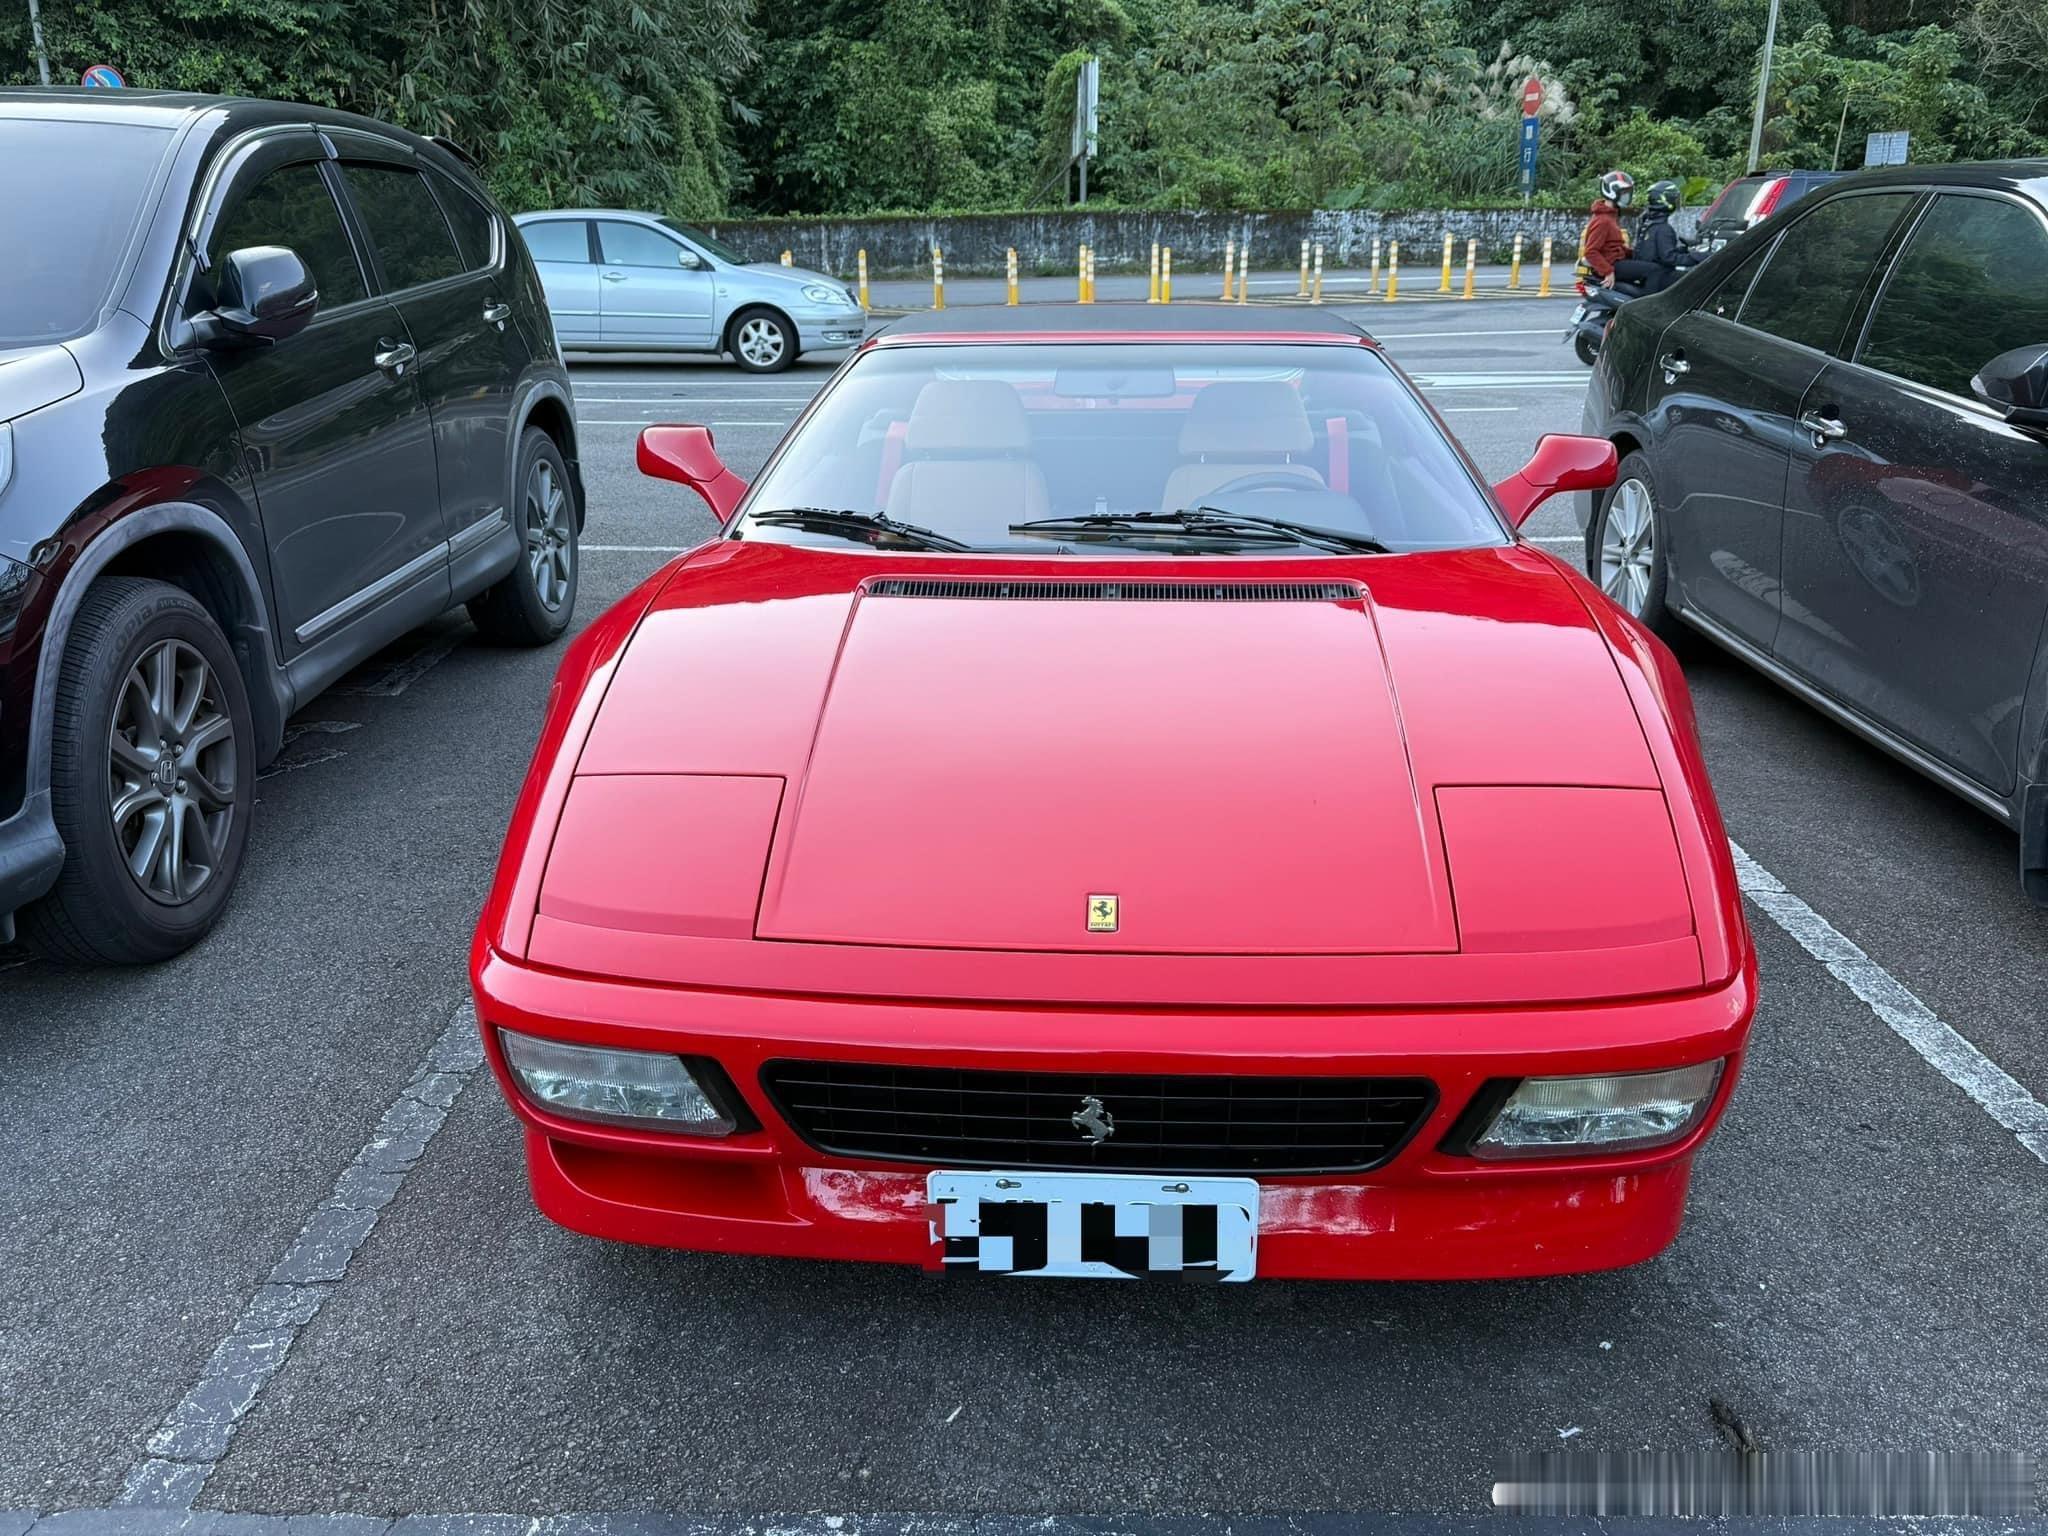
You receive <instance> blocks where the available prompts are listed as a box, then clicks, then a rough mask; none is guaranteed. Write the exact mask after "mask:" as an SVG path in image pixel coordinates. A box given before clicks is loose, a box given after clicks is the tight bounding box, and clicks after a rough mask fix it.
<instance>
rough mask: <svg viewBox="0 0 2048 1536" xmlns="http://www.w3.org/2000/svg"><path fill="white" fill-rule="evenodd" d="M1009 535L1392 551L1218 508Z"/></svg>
mask: <svg viewBox="0 0 2048 1536" xmlns="http://www.w3.org/2000/svg"><path fill="white" fill-rule="evenodd" d="M1010 532H1012V533H1074V534H1083V535H1086V534H1096V535H1098V536H1102V535H1108V536H1111V537H1113V536H1115V535H1116V534H1118V533H1130V534H1138V535H1152V536H1155V537H1156V536H1158V535H1160V534H1168V535H1171V534H1173V533H1176V532H1185V533H1191V534H1195V535H1198V536H1202V535H1207V536H1210V537H1224V538H1227V537H1230V536H1232V535H1234V534H1244V533H1252V534H1266V535H1271V536H1275V537H1278V538H1284V539H1286V540H1288V541H1290V542H1292V543H1296V544H1307V545H1310V546H1312V547H1314V548H1317V549H1326V550H1330V551H1332V552H1333V553H1337V554H1371V555H1386V554H1392V553H1393V551H1392V550H1390V549H1388V548H1387V546H1386V545H1384V544H1382V543H1381V542H1380V541H1379V540H1378V539H1375V538H1373V537H1372V536H1371V535H1370V534H1363V533H1346V532H1344V531H1343V530H1341V529H1337V528H1318V527H1316V526H1314V525H1313V524H1310V523H1291V522H1288V521H1286V520H1285V519H1284V518H1278V517H1255V516H1253V515H1251V514H1250V513H1244V512H1226V511H1224V510H1223V509H1222V508H1221V507H1209V506H1201V507H1183V508H1181V509H1180V510H1179V511H1178V512H1095V513H1090V514H1089V515H1087V516H1085V517H1041V518H1034V519H1033V520H1032V521H1030V522H1028V523H1012V524H1010Z"/></svg>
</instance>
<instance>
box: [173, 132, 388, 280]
mask: <svg viewBox="0 0 2048 1536" xmlns="http://www.w3.org/2000/svg"><path fill="white" fill-rule="evenodd" d="M252 245H282V246H288V247H290V249H291V250H292V251H293V252H294V253H295V254H296V255H297V256H298V258H299V260H300V261H303V262H304V263H305V264H306V270H307V271H308V272H310V273H312V274H313V286H314V287H315V288H317V289H318V290H319V292H320V307H321V308H322V309H333V308H335V307H336V306H338V305H342V304H353V303H354V302H355V301H356V300H357V299H360V298H363V297H365V296H366V295H367V294H368V293H369V289H368V287H367V286H366V285H365V284H364V282H363V269H362V266H361V264H360V263H359V262H358V261H357V259H356V251H355V247H354V245H352V244H351V243H350V242H349V238H348V230H347V229H346V228H345V227H344V226H343V225H342V222H341V210H340V209H339V208H337V207H335V205H334V194H333V193H331V192H330V191H328V189H327V181H326V179H325V178H324V177H322V176H321V174H320V167H319V166H317V165H312V164H302V165H286V166H280V167H279V168H278V169H277V170H274V171H272V172H270V174H269V175H267V176H265V177H263V178H262V179H261V180H260V181H258V182H257V183H256V184H255V185H254V186H252V187H250V188H249V190H248V191H247V192H246V193H243V194H241V195H240V196H238V197H237V198H236V199H235V201H234V202H233V203H232V204H231V205H230V206H229V208H228V210H227V212H226V213H224V214H222V215H221V217H220V218H219V219H218V220H217V221H216V222H215V223H214V226H213V234H212V236H211V237H210V238H209V239H208V240H207V242H206V261H207V269H208V270H207V272H206V273H204V274H202V275H201V276H200V277H199V278H198V279H197V280H196V281H195V282H194V284H193V301H194V302H193V305H192V307H193V308H194V309H209V308H211V307H212V306H213V305H214V304H215V303H216V302H217V298H216V291H215V288H214V280H215V277H216V275H217V274H218V273H219V271H220V264H221V261H222V260H223V259H224V258H225V257H226V256H227V255H228V254H229V253H230V252H233V251H239V250H244V249H246V248H247V247H249V246H252Z"/></svg>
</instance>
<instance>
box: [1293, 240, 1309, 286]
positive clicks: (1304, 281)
mask: <svg viewBox="0 0 2048 1536" xmlns="http://www.w3.org/2000/svg"><path fill="white" fill-rule="evenodd" d="M1294 296H1295V297H1296V298H1297V299H1305V298H1307V297H1308V242H1307V241H1306V240H1304V241H1302V242H1301V287H1300V288H1299V289H1298V290H1296V292H1295V295H1294Z"/></svg>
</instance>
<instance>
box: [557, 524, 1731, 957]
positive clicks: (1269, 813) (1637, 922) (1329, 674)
mask: <svg viewBox="0 0 2048 1536" xmlns="http://www.w3.org/2000/svg"><path fill="white" fill-rule="evenodd" d="M1049 582H1050V583H1065V584H1069V585H1066V586H1064V587H1062V586H1051V587H1049V586H1048V585H1047V583H1049ZM1169 584H1170V585H1169ZM1566 891H1569V893H1570V899H1569V900H1563V899H1560V898H1561V897H1563V895H1564V893H1565V892H1566ZM538 898H539V899H538V914H537V918H536V931H535V940H534V942H535V947H536V952H538V951H539V950H541V949H542V948H544V947H548V946H553V948H554V949H555V950H556V951H559V950H560V949H561V947H562V946H563V945H564V944H567V943H569V942H570V941H571V939H572V938H573V936H574V934H575V933H576V932H578V931H581V932H584V933H586V934H588V933H590V932H594V931H599V930H604V931H610V932H614V933H619V932H623V933H631V934H638V935H646V936H650V938H651V937H653V936H673V937H676V938H679V939H693V940H719V941H724V942H725V943H726V944H728V945H730V944H731V943H732V942H733V941H745V942H746V943H747V944H748V947H750V948H752V949H754V950H756V951H762V950H767V949H771V948H785V947H786V948H785V952H786V953H790V952H798V951H801V952H804V953H807V954H812V955H815V954H816V953H817V952H819V950H820V949H821V948H822V947H825V946H831V947H834V950H835V952H836V953H838V954H840V955H841V956H842V957H850V956H852V955H853V954H854V953H855V952H856V949H857V948H858V947H879V948H884V949H887V950H890V951H892V952H902V951H921V952H924V953H927V954H931V955H935V956H936V955H940V954H942V953H943V952H948V951H972V952H977V953H980V954H983V955H987V954H989V953H990V952H1005V951H1007V952H1041V953H1042V952H1057V953H1061V954H1073V953H1077V952H1078V953H1089V952H1096V953H1100V954H1102V955H1104V956H1105V963H1107V957H1109V956H1115V955H1123V956H1130V957H1137V956H1153V957H1158V956H1165V955H1174V956H1213V957H1226V956H1234V957H1266V963H1268V964H1272V963H1275V962H1274V959H1273V957H1298V958H1297V959H1295V960H1294V961H1293V962H1292V963H1296V964H1299V963H1302V962H1304V961H1307V960H1308V959H1309V958H1310V957H1338V956H1391V955H1404V956H1461V955H1462V956H1471V955H1477V954H1485V955H1490V956H1495V957H1500V956H1506V955H1532V954H1542V953H1547V952H1574V953H1583V952H1586V951H1593V950H1598V951H1617V952H1620V951H1627V952H1630V953H1631V954H1633V955H1634V956H1635V957H1637V958H1638V959H1641V958H1643V957H1646V956H1648V955H1650V954H1651V953H1652V952H1655V953H1656V954H1657V956H1658V957H1659V958H1658V960H1657V964H1656V967H1652V968H1653V969H1656V968H1657V967H1662V968H1663V970H1668V971H1669V975H1668V976H1665V978H1664V980H1663V981H1662V982H1661V983H1659V984H1660V985H1666V986H1680V985H1697V984H1698V983H1699V981H1700V969H1699V961H1698V952H1697V948H1696V946H1694V945H1692V944H1691V942H1690V936H1691V934H1692V931H1693V912H1692V904H1691V902H1690V899H1689V897H1688V894H1687V889H1686V881H1685V876H1684V874H1683V872H1682V870H1681V859H1680V856H1679V854H1678V852H1677V849H1676V845H1675V843H1674V839H1673V830H1672V824H1671V819H1670V815H1669V813H1668V810H1667V807H1666V803H1665V798H1664V789H1663V784H1662V781H1661V779H1660V775H1659V771H1658V766H1657V763H1656V761H1655V760H1654V759H1653V754H1652V751H1651V749H1650V746H1649V745H1648V743H1647V742H1646V738H1645V735H1644V729H1643V726H1642V725H1641V724H1640V723H1639V719H1638V713H1637V708H1636V706H1635V704H1633V703H1632V701H1631V697H1630V693H1629V690H1628V688H1627V687H1625V686H1624V682H1623V678H1622V674H1621V673H1620V671H1619V670H1618V669H1617V665H1616V660H1615V655H1614V653H1613V652H1612V651H1611V650H1610V648H1609V645H1608V643H1607V641H1606V639H1604V638H1603V636H1602V634H1601V633H1600V631H1599V630H1598V629H1597V628H1596V627H1595V625H1594V623H1593V622H1592V619H1591V618H1590V616H1589V613H1588V610H1587V606H1586V604H1585V602H1584V601H1582V600H1581V597H1580V595H1579V593H1578V592H1577V591H1575V590H1574V588H1573V585H1572V583H1571V581H1570V580H1569V579H1568V578H1567V577H1566V576H1565V575H1564V574H1563V572H1562V571H1560V570H1559V569H1558V568H1557V567H1556V566H1555V565H1554V564H1553V563H1551V562H1550V561H1549V560H1548V559H1547V558H1545V557H1543V556H1541V555H1538V554H1536V553H1534V552H1532V551H1529V550H1527V549H1520V548H1503V549H1491V550H1471V551H1458V552H1447V553H1443V554H1427V555H1407V556H1398V557H1382V558H1379V559H1373V560H1350V561H1329V562H1324V561H1302V560H1289V561H1264V562H1252V561H1231V562H1228V563H1227V564H1226V563H1224V562H1209V561H1204V562H1201V563H1200V564H1199V566H1198V565H1196V564H1195V563H1194V562H1172V563H1168V562H1162V561H1146V562H1142V563H1141V562H1131V563H1129V564H1116V565H1106V564H1103V563H1100V562H1095V561H1089V562H1085V563H1084V562H1081V561H1076V560H1064V561H1036V562H1010V561H1004V562H1001V563H997V562H992V561H989V560H986V559H981V560H972V559H970V560H953V559H947V558H943V557H934V558H930V559H926V558H923V557H917V558H905V557H894V558H885V557H872V558H871V557H865V556H861V555H858V554H840V553H836V552H833V553H821V552H816V551H804V550H799V549H795V548H791V547H788V546H778V545H765V544H762V545H755V544H745V543H721V544H716V545H712V546H709V547H707V549H705V550H704V551H700V552H699V553H698V554H697V555H695V556H693V557H691V558H690V559H689V560H687V561H686V562H684V563H683V564H682V565H681V566H680V567H679V568H678V570H677V572H676V574H675V575H674V577H673V579H671V580H670V581H669V583H668V584H667V586H666V587H665V589H664V590H663V591H662V593H661V595H660V596H659V597H658V598H657V599H656V600H655V601H654V602H653V604H652V606H651V607H650V608H649V609H648V611H647V613H646V614H645V616H644V618H643V619H642V620H641V622H640V623H639V625H638V628H637V630H636V631H635V632H634V634H633V637H632V639H631V641H630V642H629V643H628V645H627V646H626V648H625V651H624V653H623V655H622V656H620V657H619V659H618V661H617V664H616V667H615V669H614V670H613V672H612V675H611V677H610V679H609V683H608V686H607V687H606V688H605V692H604V696H603V703H602V707H601V708H600V709H598V710H597V712H596V715H595V719H594V723H593V724H592V726H591V728H590V731H589V735H588V737H587V740H586V741H585V743H584V745H583V747H582V750H581V754H580V756H579V758H578V759H577V762H576V767H575V777H574V780H573V782H572V783H570V785H569V786H568V790H567V793H566V797H565V804H564V808H563V812H562V817H561V822H560V826H559V829H558V830H557V832H556V835H555V838H554V842H553V848H552V850H551V852H550V853H549V855H548V863H547V866H546V872H545V877H544V879H543V880H542V881H541V883H540V887H539V892H538ZM1106 898H1113V906H1112V907H1105V906H1104V905H1103V904H1102V903H1103V900H1104V899H1106ZM764 941H767V942H764ZM602 947H603V946H600V948H602ZM648 952H649V951H647V950H646V949H645V947H644V946H643V947H642V948H641V949H640V950H639V951H636V953H642V954H645V953H648ZM619 953H622V952H621V951H617V950H616V949H614V951H613V958H612V959H611V960H609V961H607V962H605V963H604V964H603V965H601V966H600V967H599V968H604V969H613V970H619V969H633V970H642V969H644V970H649V971H656V972H658V971H661V970H662V969H663V966H662V965H659V964H650V965H647V966H639V965H628V964H624V963H623V962H621V961H620V960H619V959H618V954H619ZM1666 961H1669V962H1670V964H1669V965H1668V966H1667V965H1666ZM849 963H850V961H849ZM1637 969H1640V967H1638V968H1637ZM1620 973H1625V976H1626V978H1627V985H1626V986H1625V987H1624V990H1642V986H1641V985H1640V982H1641V977H1638V976H1637V975H1636V972H1635V971H1632V970H1631V969H1630V967H1629V966H1627V965H1623V966H1621V967H1620ZM1659 974H1660V975H1662V974H1663V971H1661V970H1660V972H1659ZM1653 989H1654V988H1653ZM1595 990H1598V988H1596V989H1595Z"/></svg>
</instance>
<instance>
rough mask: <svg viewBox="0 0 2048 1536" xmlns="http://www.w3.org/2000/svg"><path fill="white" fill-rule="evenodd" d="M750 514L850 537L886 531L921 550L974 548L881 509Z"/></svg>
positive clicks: (756, 518)
mask: <svg viewBox="0 0 2048 1536" xmlns="http://www.w3.org/2000/svg"><path fill="white" fill-rule="evenodd" d="M747 517H748V519H749V520H750V521H752V522H756V523H765V524H767V525H768V526H769V527H771V528H814V529H816V530H817V531H818V532H820V533H840V534H845V535H846V536H847V537H849V538H863V539H864V538H865V536H866V535H868V534H873V533H885V534H887V535H888V536H889V537H890V538H892V539H901V540H902V541H903V542H904V543H906V544H915V545H917V546H918V547H919V548H920V549H963V550H964V549H973V548H974V546H973V545H972V544H967V543H963V542H962V541H961V540H959V539H956V538H954V537H952V536H951V535H950V534H944V533H940V532H939V531H938V530H937V529H935V528H921V527H919V526H918V525H917V524H916V523H903V522H898V521H897V520H896V519H895V518H893V517H888V516H885V515H884V514H882V513H880V512H853V511H849V510H848V509H847V508H845V507H776V508H774V509H773V510H771V511H767V512H749V513H748V514H747Z"/></svg>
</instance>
